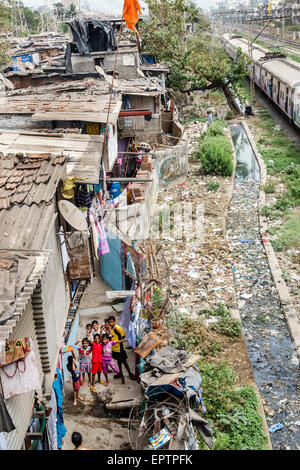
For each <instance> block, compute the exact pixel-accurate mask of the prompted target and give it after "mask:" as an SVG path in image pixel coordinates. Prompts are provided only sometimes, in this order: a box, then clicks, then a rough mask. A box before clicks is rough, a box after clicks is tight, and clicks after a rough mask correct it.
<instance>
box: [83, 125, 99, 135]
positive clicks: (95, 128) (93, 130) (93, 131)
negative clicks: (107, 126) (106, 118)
mask: <svg viewBox="0 0 300 470" xmlns="http://www.w3.org/2000/svg"><path fill="white" fill-rule="evenodd" d="M86 133H87V134H90V135H99V134H100V126H99V124H97V123H96V122H88V123H87V124H86Z"/></svg>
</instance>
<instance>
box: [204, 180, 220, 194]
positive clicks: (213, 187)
mask: <svg viewBox="0 0 300 470" xmlns="http://www.w3.org/2000/svg"><path fill="white" fill-rule="evenodd" d="M206 187H207V189H208V191H213V192H214V193H215V192H216V191H218V189H219V187H220V183H219V182H218V181H216V182H215V181H213V180H211V181H209V182H208V183H207V185H206Z"/></svg>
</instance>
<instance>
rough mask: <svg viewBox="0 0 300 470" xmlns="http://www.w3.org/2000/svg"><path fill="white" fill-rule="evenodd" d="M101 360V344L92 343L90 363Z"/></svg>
mask: <svg viewBox="0 0 300 470" xmlns="http://www.w3.org/2000/svg"><path fill="white" fill-rule="evenodd" d="M93 362H102V344H101V343H93V354H92V363H93Z"/></svg>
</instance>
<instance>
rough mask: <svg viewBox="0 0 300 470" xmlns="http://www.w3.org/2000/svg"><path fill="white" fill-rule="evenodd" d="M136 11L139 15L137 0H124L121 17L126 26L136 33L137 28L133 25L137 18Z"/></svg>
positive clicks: (140, 12)
mask: <svg viewBox="0 0 300 470" xmlns="http://www.w3.org/2000/svg"><path fill="white" fill-rule="evenodd" d="M138 12H139V14H140V15H141V14H142V10H141V6H140V4H139V2H138V0H124V7H123V18H124V20H125V23H126V24H127V26H128V28H129V29H131V31H136V32H137V33H138V30H137V29H136V27H135V25H136V24H137V22H138V20H139V17H138Z"/></svg>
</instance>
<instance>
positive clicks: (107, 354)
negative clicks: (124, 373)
mask: <svg viewBox="0 0 300 470" xmlns="http://www.w3.org/2000/svg"><path fill="white" fill-rule="evenodd" d="M124 341H125V339H122V340H121V341H110V339H109V336H108V335H105V334H104V335H102V365H103V374H104V375H105V380H106V382H105V384H104V385H105V386H106V387H107V386H108V384H109V382H108V377H107V373H108V366H110V367H111V368H112V370H113V371H114V372H115V373H116V374H119V373H120V371H119V369H118V367H117V366H116V364H115V363H114V361H113V360H112V348H113V346H114V345H115V344H117V343H124ZM122 383H123V384H124V383H125V381H124V377H123V380H122Z"/></svg>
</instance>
